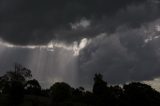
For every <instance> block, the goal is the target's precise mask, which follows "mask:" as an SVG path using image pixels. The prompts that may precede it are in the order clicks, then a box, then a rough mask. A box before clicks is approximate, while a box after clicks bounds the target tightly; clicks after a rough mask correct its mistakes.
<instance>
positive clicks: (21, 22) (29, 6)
mask: <svg viewBox="0 0 160 106" xmlns="http://www.w3.org/2000/svg"><path fill="white" fill-rule="evenodd" d="M0 2H1V3H0V4H1V6H0V16H1V17H0V36H1V38H2V39H3V40H5V41H7V42H11V43H14V44H18V45H26V44H45V43H48V42H49V41H50V40H52V39H53V40H59V41H65V42H73V41H75V40H77V41H78V40H80V39H81V38H83V37H88V38H92V37H94V36H96V35H97V34H98V33H101V32H104V31H105V32H106V31H107V32H113V31H114V30H115V29H116V28H117V26H119V25H122V24H132V25H129V26H138V25H141V24H142V23H144V22H148V21H152V20H154V19H156V18H158V17H159V14H158V12H157V11H159V7H158V6H157V4H155V3H149V2H148V0H118V1H117V0H92V1H91V0H88V1H86V0H70V1H67V0H45V1H43V0H34V1H33V0H14V1H12V0H1V1H0ZM151 5H152V7H149V6H151ZM139 6H140V7H139ZM132 7H133V8H132ZM137 7H138V9H136V8H137ZM148 11H150V13H151V15H148V14H147V12H148ZM83 17H85V18H87V19H89V20H91V21H92V22H93V23H92V24H91V26H90V27H89V28H87V29H83V30H76V31H73V30H72V29H71V27H70V23H74V22H77V20H80V19H82V18H83Z"/></svg>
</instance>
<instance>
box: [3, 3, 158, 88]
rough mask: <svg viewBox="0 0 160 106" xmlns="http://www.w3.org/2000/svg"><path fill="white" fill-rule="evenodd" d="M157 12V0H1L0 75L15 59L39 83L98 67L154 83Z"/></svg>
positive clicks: (118, 79)
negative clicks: (29, 70) (28, 70)
mask: <svg viewBox="0 0 160 106" xmlns="http://www.w3.org/2000/svg"><path fill="white" fill-rule="evenodd" d="M159 12H160V0H0V75H3V74H4V73H5V72H6V71H7V70H10V69H12V67H13V65H14V63H20V64H22V65H24V66H26V67H28V68H30V69H31V70H32V73H33V77H34V78H36V79H38V80H39V81H40V83H41V85H42V86H43V87H48V86H50V85H51V84H53V83H54V82H56V81H65V82H67V83H69V84H71V85H72V86H84V87H86V88H90V87H91V85H92V84H93V76H94V74H95V73H101V74H103V76H104V79H105V80H106V81H107V82H108V83H109V84H123V83H126V82H130V81H141V82H146V83H149V84H151V85H152V86H153V87H156V88H157V89H158V88H160V85H159V86H158V85H157V81H159V80H160V79H159V77H160V13H159ZM155 85H156V86H155Z"/></svg>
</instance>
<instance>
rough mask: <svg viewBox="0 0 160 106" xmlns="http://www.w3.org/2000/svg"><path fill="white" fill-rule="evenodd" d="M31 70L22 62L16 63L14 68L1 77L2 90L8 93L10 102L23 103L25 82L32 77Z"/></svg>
mask: <svg viewBox="0 0 160 106" xmlns="http://www.w3.org/2000/svg"><path fill="white" fill-rule="evenodd" d="M31 77H32V75H31V71H30V70H29V69H27V68H25V67H23V66H22V65H20V64H15V66H14V69H13V70H11V71H9V72H7V73H6V74H5V75H4V76H2V77H1V78H0V84H1V90H2V92H3V93H5V94H7V95H8V99H9V101H10V102H9V103H11V104H12V105H14V104H15V105H16V104H18V103H21V102H22V100H23V96H24V84H25V83H26V80H27V78H31Z"/></svg>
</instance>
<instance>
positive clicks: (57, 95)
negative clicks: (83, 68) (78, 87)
mask: <svg viewBox="0 0 160 106" xmlns="http://www.w3.org/2000/svg"><path fill="white" fill-rule="evenodd" d="M50 91H51V96H52V101H53V102H59V103H60V102H64V101H67V100H68V99H70V98H71V95H72V88H71V87H70V86H69V85H68V84H66V83H64V82H61V83H55V84H53V85H52V86H51V88H50Z"/></svg>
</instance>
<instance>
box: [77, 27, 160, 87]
mask: <svg viewBox="0 0 160 106" xmlns="http://www.w3.org/2000/svg"><path fill="white" fill-rule="evenodd" d="M149 26H150V25H149ZM120 29H121V30H120V31H116V33H114V34H112V35H110V36H108V35H107V34H104V33H103V34H100V35H99V36H97V37H96V38H94V39H93V41H92V42H91V43H90V44H89V45H88V46H87V47H86V48H84V49H83V50H82V51H81V52H80V56H79V58H80V71H79V75H80V76H81V77H80V78H79V81H80V83H82V84H84V82H86V81H88V82H86V84H87V83H91V81H92V79H90V78H92V77H93V76H94V74H95V73H102V74H103V75H104V79H105V80H107V81H108V82H109V84H120V83H126V82H130V81H144V80H153V79H154V78H157V77H159V76H160V71H159V70H160V68H159V65H160V61H159V60H160V57H159V56H160V55H159V41H160V39H159V38H157V39H154V40H151V41H150V42H148V43H145V39H147V37H146V35H145V33H144V30H145V28H144V27H141V28H138V29H129V28H120ZM123 29H125V30H123ZM148 30H151V32H152V33H154V35H152V34H149V36H157V35H159V32H156V31H155V30H152V27H150V28H149V29H148ZM82 76H83V77H82Z"/></svg>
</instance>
